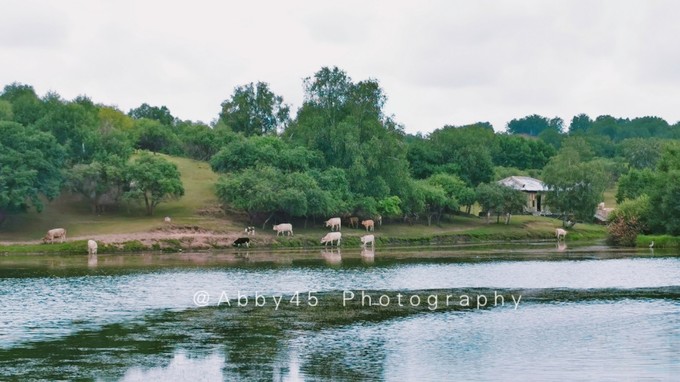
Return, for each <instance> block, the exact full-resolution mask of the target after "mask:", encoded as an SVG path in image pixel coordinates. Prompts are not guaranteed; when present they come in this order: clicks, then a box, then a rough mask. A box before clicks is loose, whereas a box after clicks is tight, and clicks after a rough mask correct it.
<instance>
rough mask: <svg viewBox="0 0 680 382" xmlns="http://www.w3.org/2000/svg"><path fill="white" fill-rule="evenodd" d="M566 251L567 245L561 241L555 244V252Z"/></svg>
mask: <svg viewBox="0 0 680 382" xmlns="http://www.w3.org/2000/svg"><path fill="white" fill-rule="evenodd" d="M566 250H567V243H565V242H563V241H558V242H557V252H564V251H566Z"/></svg>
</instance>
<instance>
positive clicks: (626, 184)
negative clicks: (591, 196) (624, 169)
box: [616, 169, 656, 204]
mask: <svg viewBox="0 0 680 382" xmlns="http://www.w3.org/2000/svg"><path fill="white" fill-rule="evenodd" d="M655 186H656V174H655V173H654V171H653V170H650V169H643V170H636V169H632V170H630V171H629V172H628V173H627V174H625V175H622V176H621V177H620V178H619V182H618V187H617V189H616V203H618V204H621V203H623V202H624V201H625V200H627V199H631V200H632V199H636V198H638V197H639V196H641V195H645V194H647V195H649V194H651V192H652V190H653V188H654V187H655Z"/></svg>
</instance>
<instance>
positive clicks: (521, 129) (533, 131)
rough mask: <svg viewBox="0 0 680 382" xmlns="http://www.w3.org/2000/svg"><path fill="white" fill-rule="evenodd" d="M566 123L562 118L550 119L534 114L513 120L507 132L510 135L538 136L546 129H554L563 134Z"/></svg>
mask: <svg viewBox="0 0 680 382" xmlns="http://www.w3.org/2000/svg"><path fill="white" fill-rule="evenodd" d="M563 125H564V122H563V121H562V119H560V118H557V117H555V118H552V119H548V118H546V117H542V116H540V115H538V114H533V115H529V116H526V117H524V118H520V119H513V120H511V121H510V122H508V125H507V127H506V130H507V131H508V133H510V134H525V135H533V136H538V135H539V134H540V133H541V132H543V131H544V130H546V129H552V130H555V131H557V132H558V133H561V132H562V130H563Z"/></svg>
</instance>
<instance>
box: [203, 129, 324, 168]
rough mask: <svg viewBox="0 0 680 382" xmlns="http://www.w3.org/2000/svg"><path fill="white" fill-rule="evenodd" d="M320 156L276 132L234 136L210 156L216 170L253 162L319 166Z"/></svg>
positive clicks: (281, 166) (211, 163) (246, 165)
mask: <svg viewBox="0 0 680 382" xmlns="http://www.w3.org/2000/svg"><path fill="white" fill-rule="evenodd" d="M323 163H324V160H323V157H321V155H320V154H319V153H318V152H314V151H311V150H308V149H307V148H305V147H302V146H291V145H290V144H288V143H287V142H285V141H283V140H281V139H280V138H279V137H275V136H254V137H250V138H246V137H243V136H241V135H239V136H236V137H234V139H233V140H232V141H230V142H229V143H227V144H226V145H225V146H224V147H223V148H222V149H221V150H220V151H219V152H218V153H217V154H215V155H214V156H213V157H212V159H211V160H210V165H211V167H212V169H213V170H214V171H217V172H234V171H239V170H243V169H245V168H248V167H254V166H262V165H267V166H272V167H276V168H279V169H281V170H283V171H286V172H293V171H306V170H308V169H310V168H313V167H321V165H322V164H323Z"/></svg>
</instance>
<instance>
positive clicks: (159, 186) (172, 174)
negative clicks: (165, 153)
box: [123, 153, 184, 216]
mask: <svg viewBox="0 0 680 382" xmlns="http://www.w3.org/2000/svg"><path fill="white" fill-rule="evenodd" d="M126 179H127V181H128V184H129V190H127V191H126V192H125V194H124V195H123V196H124V197H125V198H126V199H128V200H140V201H143V202H144V205H145V207H146V214H147V215H149V216H151V215H153V212H154V209H155V208H156V206H158V205H159V204H160V203H162V202H165V201H167V200H170V199H176V198H180V197H182V196H183V195H184V185H183V184H182V179H181V177H180V173H179V170H178V169H177V166H176V165H175V164H174V163H172V162H170V161H168V160H167V159H164V158H162V157H161V156H157V155H150V154H148V153H143V154H141V155H140V156H139V157H137V158H136V159H134V160H133V162H132V163H131V164H130V165H129V166H128V169H127V171H126Z"/></svg>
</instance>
